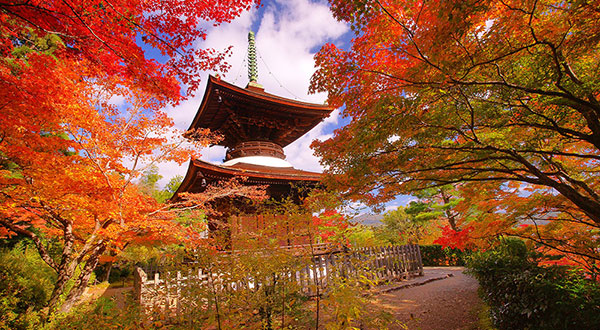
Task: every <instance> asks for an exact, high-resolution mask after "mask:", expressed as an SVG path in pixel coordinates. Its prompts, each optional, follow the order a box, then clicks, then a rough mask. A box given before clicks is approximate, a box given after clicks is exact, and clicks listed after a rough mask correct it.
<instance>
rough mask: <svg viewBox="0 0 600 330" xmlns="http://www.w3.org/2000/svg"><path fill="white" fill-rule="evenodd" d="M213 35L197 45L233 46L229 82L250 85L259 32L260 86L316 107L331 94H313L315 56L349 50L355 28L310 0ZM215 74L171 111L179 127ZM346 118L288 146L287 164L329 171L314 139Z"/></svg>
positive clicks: (275, 1)
mask: <svg viewBox="0 0 600 330" xmlns="http://www.w3.org/2000/svg"><path fill="white" fill-rule="evenodd" d="M205 27H206V29H207V31H208V36H207V38H206V40H204V41H200V42H198V44H197V47H201V48H214V49H217V50H222V49H225V48H227V47H228V46H230V45H231V46H233V49H232V53H231V57H229V58H228V59H227V62H228V63H229V64H230V65H231V69H230V70H229V72H228V73H226V74H225V75H222V76H221V77H222V78H223V79H224V80H226V81H227V82H230V83H233V84H235V85H238V86H240V87H245V86H246V84H247V83H248V78H247V61H246V60H245V57H246V51H247V47H248V42H247V35H248V31H251V30H252V31H254V32H255V33H256V46H257V52H258V72H259V73H258V82H259V83H260V84H262V85H263V86H264V87H265V91H267V92H268V93H272V94H275V95H278V96H282V97H287V98H291V99H298V100H302V101H307V102H313V103H323V102H325V100H326V95H325V94H308V86H309V83H310V77H311V76H312V74H313V73H314V71H315V67H314V59H313V57H314V55H315V53H316V52H317V51H318V50H319V49H320V48H321V46H322V45H323V44H325V43H327V42H331V43H335V44H336V45H337V46H338V47H342V48H346V47H348V46H349V43H350V39H351V38H352V32H351V31H350V29H349V27H348V26H347V25H345V24H344V23H342V22H338V21H337V20H336V19H335V18H333V16H332V14H331V12H330V10H329V8H328V5H327V2H326V1H310V0H270V1H263V3H262V6H261V7H260V8H259V9H256V8H253V9H252V10H251V11H249V12H245V13H243V14H242V15H241V16H240V17H239V18H237V19H236V20H234V21H233V22H232V23H228V24H223V25H221V26H217V27H213V26H212V25H211V24H210V23H207V24H206V25H205ZM209 74H214V73H213V72H205V73H203V77H202V80H203V82H204V83H203V85H202V86H201V87H200V89H199V91H198V92H197V95H196V96H195V97H193V98H190V99H188V100H186V101H185V102H183V103H181V104H180V105H178V106H177V107H171V108H168V109H167V113H168V115H169V116H170V117H171V118H173V120H174V122H175V125H176V127H177V128H179V129H182V130H186V129H187V128H188V127H189V125H190V123H191V121H192V119H193V117H194V115H195V114H196V111H197V110H198V106H199V105H200V102H201V100H202V95H203V92H204V86H205V83H206V81H207V79H206V78H207V76H208V75H209ZM347 122H348V119H347V118H346V119H344V118H341V116H340V115H339V110H335V111H334V112H333V113H332V114H331V116H330V117H329V118H327V119H326V120H324V121H323V122H322V123H321V124H320V125H318V126H317V127H315V128H314V129H313V130H311V131H310V132H309V133H308V134H306V135H304V136H303V137H301V138H300V139H298V140H297V141H296V142H294V143H292V144H290V145H289V146H287V147H286V148H285V153H286V156H287V161H289V162H290V163H291V164H292V165H293V166H294V167H295V168H299V169H303V170H308V171H316V172H321V171H322V170H323V168H322V167H321V165H320V164H319V160H318V159H317V157H315V156H314V155H313V152H312V150H311V149H310V148H309V146H310V144H311V142H312V141H313V140H314V139H320V140H323V139H327V138H328V137H330V136H331V134H332V132H333V130H334V129H335V128H338V127H340V126H342V125H343V124H344V123H347ZM224 155H225V150H224V148H222V147H212V148H207V149H205V150H203V151H202V159H204V160H207V161H210V162H214V163H220V162H221V161H222V160H223V158H224ZM159 169H160V174H161V175H162V176H163V177H164V178H163V180H162V181H163V182H160V183H161V184H165V183H166V182H167V181H168V180H169V179H170V178H171V177H173V176H175V175H178V174H180V175H185V171H186V170H187V164H184V165H183V166H179V165H177V164H176V163H163V164H159ZM409 199H411V198H410V197H408V196H405V197H401V198H399V199H397V200H396V201H394V202H392V203H388V205H387V206H388V208H394V207H395V206H397V205H401V204H406V203H407V201H408V200H409Z"/></svg>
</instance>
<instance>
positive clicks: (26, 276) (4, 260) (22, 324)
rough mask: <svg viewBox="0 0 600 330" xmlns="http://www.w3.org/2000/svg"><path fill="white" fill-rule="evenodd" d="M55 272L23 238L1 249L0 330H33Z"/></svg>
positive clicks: (51, 286)
mask: <svg viewBox="0 0 600 330" xmlns="http://www.w3.org/2000/svg"><path fill="white" fill-rule="evenodd" d="M55 281H56V275H55V274H54V272H53V271H52V269H50V267H48V266H47V265H46V264H45V263H44V261H43V260H42V259H41V258H40V256H39V254H38V252H37V250H36V249H35V248H33V247H32V246H28V245H27V243H26V241H21V242H20V243H17V244H16V245H15V246H14V248H12V249H11V250H8V249H0V329H33V328H36V327H37V326H38V325H39V322H40V321H41V313H40V310H41V309H42V308H43V307H45V305H46V303H47V301H48V299H49V298H50V294H51V292H52V288H53V287H54V282H55Z"/></svg>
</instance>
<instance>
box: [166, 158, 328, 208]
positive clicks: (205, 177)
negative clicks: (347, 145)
mask: <svg viewBox="0 0 600 330" xmlns="http://www.w3.org/2000/svg"><path fill="white" fill-rule="evenodd" d="M234 177H240V178H244V179H245V180H246V181H245V184H249V185H289V184H307V183H308V184H313V185H316V184H318V183H319V182H320V181H321V178H322V177H323V174H322V173H316V172H309V171H303V170H299V169H295V168H293V167H273V166H263V165H256V164H248V163H243V162H239V163H235V164H233V165H230V166H225V165H216V164H212V163H209V162H206V161H203V160H199V159H192V160H191V161H190V164H189V167H188V171H187V173H186V175H185V178H184V179H183V182H182V183H181V185H180V186H179V188H178V189H177V191H176V192H175V194H174V196H173V199H176V198H177V194H179V193H182V192H191V193H198V192H202V191H203V190H204V188H205V187H206V185H207V184H208V183H210V182H214V181H223V180H228V179H231V178H234Z"/></svg>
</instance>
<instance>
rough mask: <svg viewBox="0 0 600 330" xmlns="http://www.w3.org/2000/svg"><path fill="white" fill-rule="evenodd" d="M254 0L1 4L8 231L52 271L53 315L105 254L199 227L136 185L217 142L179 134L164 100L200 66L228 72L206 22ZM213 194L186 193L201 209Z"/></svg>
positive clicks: (1, 214) (175, 97) (177, 97)
mask: <svg viewBox="0 0 600 330" xmlns="http://www.w3.org/2000/svg"><path fill="white" fill-rule="evenodd" d="M253 3H257V2H255V1H250V0H248V1H232V2H223V1H184V2H173V1H158V0H157V1H152V0H151V1H119V0H109V1H105V0H103V1H94V0H89V1H78V2H72V1H68V0H62V1H28V0H24V1H22V0H17V1H5V2H2V3H1V4H0V41H1V42H0V54H1V55H0V104H1V105H0V107H1V109H2V110H1V111H2V116H0V237H3V236H11V235H15V234H19V235H22V236H25V237H28V238H29V239H31V240H32V241H33V242H34V244H35V246H36V247H37V249H38V251H39V253H40V256H41V257H42V259H43V260H44V261H45V262H46V263H47V264H48V265H49V266H50V267H51V268H52V269H53V270H54V271H56V273H57V281H56V283H55V287H54V289H53V292H52V295H51V297H50V301H49V305H50V311H51V312H52V311H54V310H58V309H59V308H60V310H61V311H67V310H69V309H70V307H71V306H72V305H73V303H74V302H75V301H76V300H77V299H78V298H79V296H80V295H81V293H82V292H83V289H84V288H85V286H86V284H87V282H88V280H89V278H90V275H91V272H92V270H93V269H94V267H95V266H96V265H97V263H98V260H99V259H100V258H101V257H102V255H103V254H104V253H105V252H108V251H109V250H110V251H119V250H121V249H122V248H123V247H124V246H126V245H127V244H130V243H135V242H150V241H155V240H161V241H164V242H172V241H173V240H177V241H179V242H182V241H183V242H193V241H196V239H197V238H198V237H199V236H198V232H197V231H196V230H194V229H195V228H193V227H191V226H183V225H181V224H178V223H177V222H174V221H172V219H173V217H174V215H173V214H172V212H168V211H167V210H164V206H163V205H161V204H158V203H157V202H156V201H155V200H154V199H152V198H151V197H149V196H146V195H144V194H143V193H142V192H140V191H139V189H138V188H137V186H136V185H135V184H134V182H135V180H136V178H138V177H139V176H140V175H141V174H142V173H143V172H144V170H146V169H148V168H149V166H151V165H152V164H155V163H156V162H161V161H176V162H179V163H181V162H183V161H186V160H187V159H189V157H190V156H198V154H197V150H199V149H200V148H201V147H202V146H206V145H207V144H208V143H210V142H214V141H215V136H213V135H212V134H211V133H210V132H208V131H197V132H193V135H194V138H195V140H194V141H191V142H190V141H184V139H183V137H182V132H178V131H177V130H175V129H173V127H172V126H173V122H172V120H171V119H169V118H168V117H167V116H166V114H165V113H164V112H162V110H161V109H162V108H163V107H164V106H165V105H167V104H176V103H177V102H179V101H181V100H182V99H184V98H185V97H187V96H189V95H192V94H193V93H194V91H195V90H196V89H197V87H198V83H199V75H198V73H199V72H200V71H202V70H208V69H214V70H225V69H227V64H226V63H225V62H224V61H223V60H224V58H225V57H226V54H227V50H225V51H224V52H219V51H216V50H211V49H201V48H199V47H197V44H196V42H197V41H198V40H201V39H203V38H205V37H206V30H205V29H203V28H202V27H201V26H202V25H201V24H200V23H201V22H205V21H206V22H209V23H211V24H214V25H218V24H220V23H223V22H228V21H230V20H232V19H233V18H235V17H236V16H238V15H239V14H240V13H241V11H243V10H246V9H249V7H250V6H252V4H253ZM151 49H153V51H155V52H156V53H158V54H160V56H159V58H160V60H155V59H152V58H150V57H148V56H147V52H148V51H149V50H151ZM180 84H184V85H185V86H186V88H185V90H182V89H181V87H180ZM119 100H123V102H120V101H119ZM121 103H122V104H121ZM117 104H121V105H120V106H117ZM221 188H222V189H221V191H220V193H219V195H218V196H223V195H224V194H238V193H239V194H242V195H243V194H245V191H243V189H242V190H240V189H239V187H237V186H231V187H221ZM246 192H248V191H246ZM249 193H254V191H252V192H249ZM210 196H216V194H212V195H208V196H202V197H200V196H188V198H187V200H188V202H189V203H192V204H193V203H195V205H197V206H196V207H201V205H202V204H203V203H205V202H206V201H207V199H208V198H210ZM199 205H200V206H199ZM48 242H58V243H59V244H58V245H59V246H60V249H59V251H58V252H56V251H50V250H49V249H48V245H47V243H48ZM69 287H72V289H70V290H69V289H68V288H69Z"/></svg>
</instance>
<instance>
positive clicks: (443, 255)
mask: <svg viewBox="0 0 600 330" xmlns="http://www.w3.org/2000/svg"><path fill="white" fill-rule="evenodd" d="M420 248H421V257H422V259H423V266H464V265H465V259H466V257H467V256H468V254H469V252H470V251H462V250H460V249H456V248H450V247H446V248H444V247H442V246H441V245H421V246H420Z"/></svg>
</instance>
